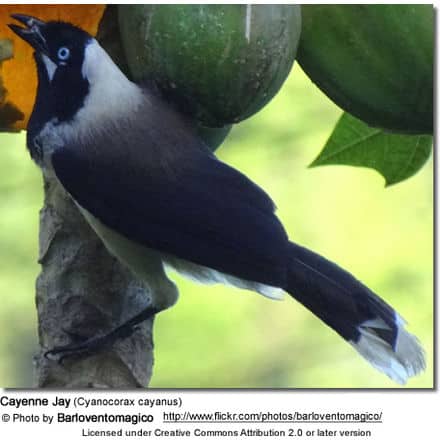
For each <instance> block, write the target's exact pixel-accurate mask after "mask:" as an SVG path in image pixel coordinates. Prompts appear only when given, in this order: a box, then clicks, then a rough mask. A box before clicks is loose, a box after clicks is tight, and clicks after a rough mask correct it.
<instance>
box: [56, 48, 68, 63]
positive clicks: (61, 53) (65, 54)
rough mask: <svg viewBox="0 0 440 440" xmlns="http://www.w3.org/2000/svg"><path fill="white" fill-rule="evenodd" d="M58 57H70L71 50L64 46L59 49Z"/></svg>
mask: <svg viewBox="0 0 440 440" xmlns="http://www.w3.org/2000/svg"><path fill="white" fill-rule="evenodd" d="M57 57H58V59H59V60H60V61H66V60H68V59H69V57H70V50H69V48H68V47H66V46H63V47H60V48H59V49H58V52H57Z"/></svg>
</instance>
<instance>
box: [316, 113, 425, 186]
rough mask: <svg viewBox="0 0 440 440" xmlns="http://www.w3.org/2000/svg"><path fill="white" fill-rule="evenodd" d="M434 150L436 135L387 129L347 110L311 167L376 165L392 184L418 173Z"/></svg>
mask: <svg viewBox="0 0 440 440" xmlns="http://www.w3.org/2000/svg"><path fill="white" fill-rule="evenodd" d="M431 149H432V136H429V135H402V134H393V133H388V132H384V131H382V130H381V129H378V128H373V127H370V126H368V125H367V124H365V123H364V122H362V121H361V120H359V119H357V118H355V117H353V116H352V115H350V114H349V113H344V114H343V115H342V116H341V118H340V119H339V121H338V122H337V124H336V127H335V128H334V130H333V133H332V134H331V135H330V138H329V139H328V141H327V143H326V144H325V146H324V148H323V150H322V151H321V153H320V154H319V155H318V157H317V158H316V159H315V160H314V161H313V162H312V163H311V164H310V167H315V166H320V165H352V166H357V167H368V168H373V169H375V170H376V171H378V172H379V173H380V174H382V175H383V177H385V182H386V186H388V185H392V184H394V183H398V182H401V181H402V180H405V179H407V178H408V177H411V176H412V175H413V174H415V173H416V172H417V171H418V170H419V169H420V168H421V167H422V166H423V164H424V163H425V162H426V161H427V160H428V158H429V156H430V154H431Z"/></svg>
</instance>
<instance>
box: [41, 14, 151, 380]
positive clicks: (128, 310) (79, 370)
mask: <svg viewBox="0 0 440 440" xmlns="http://www.w3.org/2000/svg"><path fill="white" fill-rule="evenodd" d="M115 14H116V8H114V7H108V8H107V11H106V15H105V16H104V19H103V21H102V25H103V26H101V30H102V29H104V30H105V31H103V40H104V42H103V44H104V45H105V42H113V44H116V47H117V41H118V40H117V38H118V36H117V35H115V32H118V30H117V20H116V15H115ZM98 38H99V35H98ZM115 42H116V43H115ZM116 50H117V49H116ZM113 51H114V49H113ZM44 191H45V201H44V207H43V209H42V210H41V213H40V255H39V262H40V264H41V266H42V270H41V273H40V275H39V277H38V280H37V286H36V288H37V294H36V304H37V310H38V326H39V327H38V328H39V341H40V347H41V350H40V353H39V354H38V355H37V356H36V357H35V365H36V385H37V386H38V387H58V388H60V387H65V388H78V387H90V388H133V387H146V386H147V385H148V383H149V380H150V377H151V373H152V365H153V352H152V350H153V344H152V320H149V321H147V322H145V323H144V324H142V326H141V328H140V329H139V330H138V331H136V332H135V333H134V334H133V335H132V336H131V337H129V338H127V339H125V340H123V341H118V342H117V343H116V344H115V345H114V347H112V348H111V349H109V350H107V351H105V352H102V353H99V354H97V355H94V356H91V357H89V358H86V359H68V360H66V362H65V363H63V364H62V365H59V364H58V363H56V362H55V361H53V360H49V359H46V358H45V357H44V352H45V351H47V350H48V349H51V348H53V347H55V346H60V345H66V344H69V343H71V342H72V340H71V337H70V336H68V334H67V333H66V331H67V332H68V333H73V334H78V335H81V336H84V337H91V336H95V335H97V334H100V333H101V334H103V333H107V332H108V331H110V330H111V329H113V328H114V327H116V326H117V325H118V324H120V323H122V322H124V321H126V320H127V319H129V318H131V317H132V316H134V315H136V314H137V313H139V311H141V310H142V309H143V308H145V307H146V305H147V304H148V291H147V289H146V287H145V286H144V285H142V283H141V282H140V281H139V280H137V279H135V278H134V277H133V276H132V274H131V273H130V272H129V270H128V269H126V268H125V267H124V266H122V265H121V264H120V263H119V262H118V261H117V260H116V259H115V258H113V257H112V256H111V255H110V254H109V253H108V252H107V250H106V249H105V248H104V246H103V244H102V243H101V241H100V240H99V239H98V237H97V236H96V234H95V233H94V231H93V230H92V229H91V228H90V226H89V225H88V224H87V223H86V221H85V220H84V218H83V217H82V215H81V214H80V213H79V211H78V209H77V208H76V206H75V205H74V203H73V202H72V200H71V199H70V197H69V196H68V195H67V194H66V192H65V191H64V190H63V189H62V188H61V186H60V185H59V184H58V183H57V182H56V181H55V180H54V179H52V178H47V177H45V178H44Z"/></svg>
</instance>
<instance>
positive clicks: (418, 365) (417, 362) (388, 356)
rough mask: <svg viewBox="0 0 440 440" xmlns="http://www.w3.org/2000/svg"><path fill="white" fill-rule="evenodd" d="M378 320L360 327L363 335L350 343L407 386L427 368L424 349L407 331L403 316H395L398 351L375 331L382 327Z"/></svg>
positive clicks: (365, 356) (383, 371) (394, 378)
mask: <svg viewBox="0 0 440 440" xmlns="http://www.w3.org/2000/svg"><path fill="white" fill-rule="evenodd" d="M377 321H379V320H373V321H371V322H364V323H363V324H362V325H361V326H359V327H358V329H359V332H360V333H361V336H360V338H359V340H358V341H357V342H352V343H351V344H352V345H353V347H354V348H355V349H356V350H357V351H358V352H359V353H360V354H361V355H362V356H363V357H364V358H365V359H367V361H368V362H370V363H371V364H372V365H373V366H374V367H375V368H377V369H378V370H379V371H381V372H382V373H385V374H386V375H387V376H388V377H390V378H391V379H392V380H394V381H395V382H397V383H399V384H400V385H405V384H406V382H407V380H408V379H409V378H410V377H411V376H415V375H417V374H419V373H420V372H422V371H423V370H424V369H425V367H426V364H425V353H424V350H423V348H422V346H421V345H420V343H419V341H418V339H417V338H416V337H415V336H414V335H412V334H410V333H408V332H407V331H406V330H405V328H404V325H405V323H404V321H403V319H402V318H400V316H398V315H397V316H396V325H397V328H398V331H397V341H396V344H395V348H393V347H391V346H390V345H389V344H388V342H386V341H384V340H383V339H382V338H381V337H380V336H378V334H377V333H376V332H375V331H374V329H375V328H383V326H382V325H379V324H380V323H379V322H377ZM382 323H383V321H382ZM383 324H385V323H383Z"/></svg>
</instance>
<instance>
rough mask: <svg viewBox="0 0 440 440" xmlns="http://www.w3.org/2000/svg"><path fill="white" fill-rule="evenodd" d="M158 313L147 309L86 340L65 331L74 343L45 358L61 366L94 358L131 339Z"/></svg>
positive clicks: (46, 355)
mask: <svg viewBox="0 0 440 440" xmlns="http://www.w3.org/2000/svg"><path fill="white" fill-rule="evenodd" d="M157 312H158V310H157V309H155V308H153V307H151V308H148V309H145V310H144V311H142V312H141V313H139V314H138V315H136V316H135V317H133V318H132V319H130V320H128V321H127V322H125V323H124V324H122V325H120V326H119V327H116V328H115V329H114V330H112V331H110V332H109V333H107V334H105V335H100V336H94V337H92V338H85V337H83V336H81V335H78V334H76V333H73V332H70V331H66V330H64V331H65V333H67V334H68V335H69V336H70V338H71V339H72V340H73V341H74V342H73V343H71V344H67V345H63V346H59V347H54V348H52V349H51V350H48V351H46V352H45V353H44V357H45V358H47V359H50V360H56V361H57V362H58V363H59V364H62V363H63V362H64V361H65V360H66V359H69V358H84V357H88V356H92V355H94V354H97V353H99V352H101V351H104V350H106V349H109V348H111V347H112V346H113V345H114V344H115V342H116V341H118V340H120V339H125V338H128V337H130V336H131V335H132V334H133V333H134V332H136V331H137V330H138V329H139V328H140V326H139V324H140V323H141V322H143V321H145V320H146V319H148V318H151V317H152V316H154V315H155V314H156V313H157Z"/></svg>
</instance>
